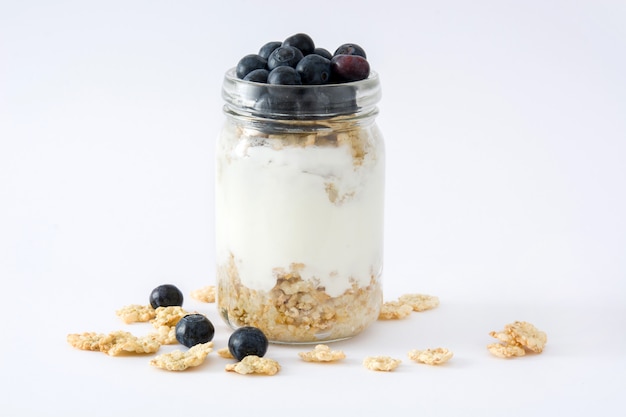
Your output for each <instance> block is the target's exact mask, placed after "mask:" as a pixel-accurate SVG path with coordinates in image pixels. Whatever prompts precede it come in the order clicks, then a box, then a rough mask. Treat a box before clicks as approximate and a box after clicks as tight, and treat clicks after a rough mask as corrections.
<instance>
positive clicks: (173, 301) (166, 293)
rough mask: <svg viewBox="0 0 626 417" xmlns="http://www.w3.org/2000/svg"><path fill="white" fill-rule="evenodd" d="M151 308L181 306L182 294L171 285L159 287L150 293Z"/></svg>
mask: <svg viewBox="0 0 626 417" xmlns="http://www.w3.org/2000/svg"><path fill="white" fill-rule="evenodd" d="M150 305H151V306H152V308H157V307H170V306H182V305H183V293H182V292H181V291H180V290H179V289H178V288H177V287H176V286H174V285H172V284H163V285H159V286H158V287H156V288H155V289H153V290H152V292H151V293H150Z"/></svg>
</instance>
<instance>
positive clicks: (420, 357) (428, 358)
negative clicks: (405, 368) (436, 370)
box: [408, 347, 453, 365]
mask: <svg viewBox="0 0 626 417" xmlns="http://www.w3.org/2000/svg"><path fill="white" fill-rule="evenodd" d="M408 356H409V359H411V360H413V361H415V362H419V363H425V364H426V365H440V364H442V363H445V362H447V361H449V360H450V359H451V358H452V356H453V353H452V352H451V351H450V350H448V349H446V348H442V347H438V348H435V349H426V350H418V349H413V350H410V351H409V353H408Z"/></svg>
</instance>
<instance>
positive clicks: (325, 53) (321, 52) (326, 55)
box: [313, 48, 333, 59]
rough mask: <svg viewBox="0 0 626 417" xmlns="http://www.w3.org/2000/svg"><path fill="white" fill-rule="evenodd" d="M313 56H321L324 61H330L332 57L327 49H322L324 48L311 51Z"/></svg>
mask: <svg viewBox="0 0 626 417" xmlns="http://www.w3.org/2000/svg"><path fill="white" fill-rule="evenodd" d="M313 53H314V54H317V55H321V56H323V57H324V58H326V59H331V58H332V57H333V54H331V53H330V52H329V51H328V49H324V48H315V50H314V51H313Z"/></svg>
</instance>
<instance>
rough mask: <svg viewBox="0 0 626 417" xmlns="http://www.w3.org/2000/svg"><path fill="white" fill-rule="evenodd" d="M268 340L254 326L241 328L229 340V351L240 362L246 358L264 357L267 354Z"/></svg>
mask: <svg viewBox="0 0 626 417" xmlns="http://www.w3.org/2000/svg"><path fill="white" fill-rule="evenodd" d="M268 344H269V342H268V340H267V337H266V336H265V334H263V332H262V331H261V330H260V329H258V328H256V327H252V326H245V327H240V328H238V329H237V330H235V331H234V332H233V333H232V334H231V335H230V338H229V339H228V350H229V351H230V353H231V355H233V356H234V357H235V359H237V360H238V361H240V360H242V359H243V358H245V357H246V356H249V355H256V356H259V357H262V356H263V355H265V352H267V347H268Z"/></svg>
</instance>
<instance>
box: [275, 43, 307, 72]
mask: <svg viewBox="0 0 626 417" xmlns="http://www.w3.org/2000/svg"><path fill="white" fill-rule="evenodd" d="M303 56H304V55H302V52H301V51H300V50H299V49H298V48H294V47H293V46H280V47H278V48H276V49H274V51H273V52H272V53H271V54H270V56H269V58H267V68H268V69H269V70H270V71H271V70H273V69H274V68H277V67H281V66H289V67H293V68H295V67H296V65H297V64H298V62H299V61H300V60H301V59H302V58H303Z"/></svg>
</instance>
